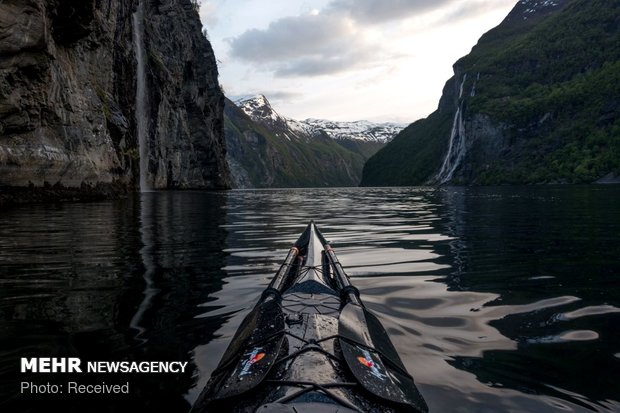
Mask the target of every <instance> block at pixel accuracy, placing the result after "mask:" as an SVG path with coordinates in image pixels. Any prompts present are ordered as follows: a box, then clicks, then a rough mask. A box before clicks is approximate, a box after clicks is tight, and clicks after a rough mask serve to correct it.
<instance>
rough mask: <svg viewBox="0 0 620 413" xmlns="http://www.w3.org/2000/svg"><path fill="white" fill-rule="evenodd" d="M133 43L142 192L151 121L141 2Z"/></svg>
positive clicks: (142, 189)
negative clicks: (148, 109)
mask: <svg viewBox="0 0 620 413" xmlns="http://www.w3.org/2000/svg"><path fill="white" fill-rule="evenodd" d="M132 23H133V41H134V47H135V49H136V79H137V85H136V126H137V132H138V148H139V154H140V191H146V190H148V189H150V188H149V186H148V183H147V167H148V142H147V137H148V128H149V120H148V116H147V107H148V106H147V93H146V69H145V62H144V41H143V39H142V35H143V30H144V28H143V24H144V5H143V2H142V1H141V2H140V3H139V4H138V9H137V10H136V11H135V12H134V13H133V15H132Z"/></svg>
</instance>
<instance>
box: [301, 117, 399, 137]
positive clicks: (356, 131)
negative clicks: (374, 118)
mask: <svg viewBox="0 0 620 413" xmlns="http://www.w3.org/2000/svg"><path fill="white" fill-rule="evenodd" d="M302 123H303V124H305V125H306V126H307V127H308V128H310V130H313V131H318V130H322V131H324V132H326V133H327V134H328V135H329V136H331V137H332V138H334V139H357V140H362V141H369V142H382V143H387V142H389V141H391V140H392V139H393V138H394V136H396V135H397V134H398V133H399V132H400V131H401V130H403V129H404V128H405V126H406V125H403V124H399V123H373V122H369V121H367V120H358V121H355V122H335V121H330V120H325V119H306V120H304V121H303V122H302Z"/></svg>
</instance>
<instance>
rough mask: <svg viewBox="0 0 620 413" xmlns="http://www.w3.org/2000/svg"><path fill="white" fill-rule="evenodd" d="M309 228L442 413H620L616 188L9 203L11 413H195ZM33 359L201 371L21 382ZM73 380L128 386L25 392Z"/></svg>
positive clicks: (5, 343)
mask: <svg viewBox="0 0 620 413" xmlns="http://www.w3.org/2000/svg"><path fill="white" fill-rule="evenodd" d="M310 219H315V220H316V221H317V223H318V224H319V228H320V229H321V230H322V231H323V233H324V235H325V236H326V238H327V239H329V240H331V241H332V244H333V246H334V247H335V249H336V252H337V253H338V255H339V257H340V260H341V261H342V263H343V264H344V266H345V269H346V270H347V271H348V273H349V275H351V276H352V279H353V283H354V284H355V285H357V286H358V287H359V288H360V290H361V292H362V299H363V300H364V301H365V302H366V304H367V305H368V307H369V308H371V309H372V310H374V311H375V312H376V313H377V314H378V315H379V317H380V319H381V320H382V321H383V322H384V325H385V326H386V328H387V329H388V331H389V333H390V335H391V337H392V339H393V341H394V343H395V345H396V347H397V349H398V350H399V352H400V354H401V356H402V358H403V360H404V362H405V364H406V365H407V368H408V369H409V371H410V372H411V373H412V374H413V376H414V377H415V379H416V382H417V383H418V385H419V388H420V390H421V392H422V394H423V395H424V397H425V398H426V400H427V402H428V405H429V407H430V409H431V412H583V411H600V412H611V411H620V186H590V187H542V186H541V187H523V188H514V187H502V188H454V189H451V188H442V189H439V190H436V189H424V188H422V189H420V188H417V189H416V188H409V189H357V188H355V189H345V190H339V189H325V190H323V189H316V190H271V191H270V190H265V191H232V192H227V193H223V192H222V193H205V192H168V193H145V194H142V195H141V196H140V195H138V196H136V197H134V198H131V199H127V200H122V201H110V202H102V203H92V204H62V205H31V206H20V207H16V208H13V209H9V210H3V211H0V317H1V318H0V384H1V387H0V411H8V412H12V411H16V412H17V411H43V410H44V409H45V408H52V409H54V410H56V409H57V408H61V409H62V411H102V412H117V411H128V410H135V411H151V412H164V411H166V412H185V411H187V410H188V409H189V407H190V405H191V403H192V402H193V401H194V400H195V398H196V397H197V396H198V393H199V392H200V390H201V389H202V387H203V386H204V384H205V383H206V381H207V379H208V377H209V375H210V373H211V371H212V370H213V369H214V368H215V366H216V364H217V362H218V361H219V359H220V357H221V355H222V353H223V351H224V350H225V348H226V346H227V345H228V342H229V340H230V339H231V337H232V335H233V334H234V332H235V331H236V329H237V327H238V325H239V323H240V321H241V320H242V318H243V317H244V315H245V314H246V313H247V312H248V310H249V309H250V308H251V307H252V306H253V304H254V303H255V301H256V300H257V299H258V297H259V295H260V292H261V291H262V289H263V288H264V287H265V286H266V285H267V284H268V282H269V280H270V278H271V276H272V275H273V274H274V272H275V271H276V269H277V268H278V266H279V264H280V262H281V261H282V260H283V259H284V257H285V255H286V251H287V250H288V248H289V247H290V245H291V243H292V242H293V241H294V240H295V239H296V237H297V236H298V235H299V233H300V232H301V231H302V230H303V228H304V226H305V225H306V224H307V223H308V221H309V220H310ZM35 356H38V357H45V356H57V357H61V356H76V357H81V358H82V360H84V361H87V360H175V361H177V360H178V361H189V368H188V371H187V372H186V373H185V374H135V375H123V374H116V375H108V376H104V375H99V374H90V375H89V374H81V375H74V376H71V375H67V374H65V375H62V374H55V375H41V374H31V373H30V374H21V373H19V358H20V357H35ZM67 380H75V381H79V382H80V383H85V384H86V383H101V382H102V381H105V382H106V383H109V384H115V383H119V384H122V383H125V382H127V381H129V382H130V386H131V387H130V390H131V394H130V395H129V396H124V395H116V396H110V395H105V396H97V395H85V396H78V395H66V394H64V395H22V394H19V388H20V387H19V386H20V383H21V382H22V381H32V382H34V383H36V384H45V383H47V382H50V383H52V384H62V383H64V382H66V381H67ZM45 410H46V409H45Z"/></svg>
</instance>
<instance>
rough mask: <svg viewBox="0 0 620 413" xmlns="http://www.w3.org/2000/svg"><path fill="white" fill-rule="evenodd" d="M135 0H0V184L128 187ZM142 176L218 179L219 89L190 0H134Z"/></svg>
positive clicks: (221, 183) (178, 182)
mask: <svg viewBox="0 0 620 413" xmlns="http://www.w3.org/2000/svg"><path fill="white" fill-rule="evenodd" d="M138 5H139V3H138V1H137V0H117V1H105V2H101V1H95V0H81V1H79V2H76V1H71V0H6V1H3V2H2V3H0V57H1V58H0V186H2V187H4V188H5V189H6V187H25V186H30V187H32V186H34V187H39V186H44V185H56V186H63V187H74V188H79V187H81V188H87V187H112V188H114V190H115V191H118V190H121V191H122V190H135V189H137V188H138V187H139V181H140V180H139V174H140V165H139V164H140V160H139V158H140V156H139V155H140V148H139V144H138V140H137V135H138V133H137V132H138V126H137V121H136V99H137V94H136V87H137V80H138V73H137V66H138V65H137V50H136V46H137V44H136V43H137V42H136V38H135V30H136V24H135V23H136V22H135V19H134V18H133V17H134V14H135V13H136V11H137V10H138ZM142 7H143V16H141V17H143V21H142V22H140V23H142V24H141V30H142V33H141V34H142V40H143V44H142V45H141V47H142V52H143V57H144V59H145V62H144V63H145V64H144V85H145V88H144V89H145V91H146V92H145V95H146V96H145V97H146V104H145V112H146V115H147V116H146V119H147V122H146V134H145V137H146V139H145V142H146V144H147V148H146V153H147V156H148V162H146V165H147V168H146V182H147V184H148V186H149V187H153V188H173V187H179V188H221V187H225V186H227V184H228V175H227V168H226V165H225V160H224V146H223V133H222V128H223V120H222V119H223V118H222V111H223V105H224V100H223V95H222V93H221V91H220V89H219V86H218V82H217V67H216V64H215V58H214V56H213V52H212V50H211V47H210V45H209V43H208V41H207V40H206V39H205V38H204V36H202V34H201V26H200V21H199V18H198V14H197V13H196V11H195V10H194V8H193V6H192V5H191V3H190V0H158V1H145V2H144V4H143V5H142Z"/></svg>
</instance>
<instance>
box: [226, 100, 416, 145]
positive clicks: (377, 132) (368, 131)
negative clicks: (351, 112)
mask: <svg viewBox="0 0 620 413" xmlns="http://www.w3.org/2000/svg"><path fill="white" fill-rule="evenodd" d="M235 104H236V105H237V106H238V107H239V108H240V109H241V110H243V112H245V114H246V115H248V116H249V117H250V118H251V119H252V120H254V121H257V122H261V123H265V124H267V125H269V126H272V127H275V128H276V129H277V130H276V133H277V134H279V135H284V136H286V137H288V138H290V137H291V135H294V136H296V137H302V136H306V137H307V136H310V137H312V136H315V135H317V134H321V133H326V134H327V135H328V136H329V137H331V138H332V139H337V140H343V139H351V140H358V141H365V142H377V143H387V142H389V141H391V140H392V138H394V136H396V135H397V134H398V133H399V132H400V131H401V130H403V129H404V127H405V126H406V125H403V124H398V123H374V122H369V121H366V120H360V121H355V122H337V121H330V120H325V119H312V118H310V119H306V120H302V121H299V120H295V119H291V118H287V117H285V116H281V115H279V114H278V113H277V112H276V111H275V109H273V107H272V106H271V104H270V103H269V101H268V100H267V98H266V97H265V96H264V95H256V96H252V97H245V98H242V99H239V100H237V101H235ZM284 129H287V130H288V131H285V130H284Z"/></svg>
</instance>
